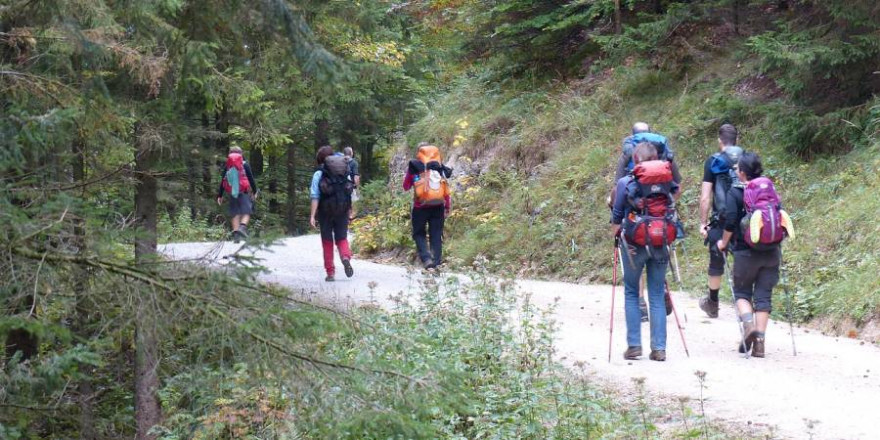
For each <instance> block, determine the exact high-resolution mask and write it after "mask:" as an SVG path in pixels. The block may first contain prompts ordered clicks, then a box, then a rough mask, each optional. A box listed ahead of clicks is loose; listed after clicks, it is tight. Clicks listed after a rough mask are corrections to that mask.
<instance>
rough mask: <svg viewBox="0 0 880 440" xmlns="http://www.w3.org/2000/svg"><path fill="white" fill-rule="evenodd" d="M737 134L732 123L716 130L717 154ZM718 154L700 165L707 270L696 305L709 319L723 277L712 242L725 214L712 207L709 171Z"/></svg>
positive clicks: (731, 143)
mask: <svg viewBox="0 0 880 440" xmlns="http://www.w3.org/2000/svg"><path fill="white" fill-rule="evenodd" d="M738 135H739V133H738V132H737V130H736V127H734V126H733V125H732V124H724V125H722V126H721V127H719V128H718V153H723V152H724V151H725V149H727V148H729V147H736V144H737V137H738ZM718 153H716V154H713V155H712V156H709V157H708V158H707V159H706V162H705V163H704V165H703V182H702V183H701V185H700V235H701V236H702V237H703V239H704V240H705V244H706V246H707V247H708V248H709V267H708V270H707V274H708V278H709V279H708V290H709V291H708V293H707V295H706V296H704V297H702V298H700V301H699V306H700V309H701V310H703V311H704V312H706V316H708V317H710V318H717V317H718V292H719V290H721V276H722V275H724V257H723V255H722V254H721V251H719V250H718V248H717V247H716V243H718V240H719V239H721V235H722V233H723V229H724V227H723V223H724V221H725V219H724V215H725V213H724V212H723V210H719V209H718V208H717V207H716V205H717V204H718V203H714V199H715V192H716V190H717V188H715V185H716V180H717V179H716V177H717V175H716V174H715V173H714V172H713V169H712V168H713V166H712V165H713V163H714V161H715V160H716V156H717V154H718ZM721 191H724V189H722V190H721ZM710 214H711V215H710Z"/></svg>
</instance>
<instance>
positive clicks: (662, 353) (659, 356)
mask: <svg viewBox="0 0 880 440" xmlns="http://www.w3.org/2000/svg"><path fill="white" fill-rule="evenodd" d="M648 358H649V359H651V360H652V361H660V362H665V361H666V350H651V355H650V356H648Z"/></svg>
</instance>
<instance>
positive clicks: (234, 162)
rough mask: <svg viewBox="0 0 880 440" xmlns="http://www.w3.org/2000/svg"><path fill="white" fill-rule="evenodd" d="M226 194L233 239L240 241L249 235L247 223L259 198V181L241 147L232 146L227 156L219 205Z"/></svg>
mask: <svg viewBox="0 0 880 440" xmlns="http://www.w3.org/2000/svg"><path fill="white" fill-rule="evenodd" d="M224 195H229V215H230V216H231V217H232V219H231V223H232V239H233V241H234V242H236V243H238V242H239V241H241V240H242V239H247V237H248V233H247V225H248V222H250V220H251V215H252V214H253V213H254V202H255V201H256V200H257V181H256V179H254V173H253V172H252V171H251V166H250V165H249V164H248V163H247V161H245V160H244V156H242V151H241V148H239V147H232V148H230V149H229V155H228V156H227V157H226V166H225V167H224V168H223V174H222V176H221V178H220V190H219V191H218V192H217V204H218V205H222V204H223V196H224Z"/></svg>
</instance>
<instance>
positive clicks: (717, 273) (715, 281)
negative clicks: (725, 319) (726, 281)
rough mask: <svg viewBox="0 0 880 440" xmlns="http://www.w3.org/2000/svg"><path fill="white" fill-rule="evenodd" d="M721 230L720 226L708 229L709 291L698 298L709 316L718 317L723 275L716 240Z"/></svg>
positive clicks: (722, 263) (722, 264)
mask: <svg viewBox="0 0 880 440" xmlns="http://www.w3.org/2000/svg"><path fill="white" fill-rule="evenodd" d="M722 234H723V231H722V230H721V229H720V228H717V227H716V228H712V229H709V236H708V240H707V241H708V247H709V269H708V271H707V275H708V277H709V279H708V287H709V292H708V294H707V295H706V296H704V297H702V298H700V302H699V305H700V309H701V310H703V311H704V312H706V316H708V317H710V318H717V317H718V305H719V300H718V292H719V291H720V290H721V276H722V275H724V255H723V254H722V253H721V251H719V250H718V245H717V244H716V243H718V240H720V239H721V235H722Z"/></svg>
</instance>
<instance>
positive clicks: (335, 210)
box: [318, 156, 354, 216]
mask: <svg viewBox="0 0 880 440" xmlns="http://www.w3.org/2000/svg"><path fill="white" fill-rule="evenodd" d="M318 187H319V189H320V190H321V199H320V201H319V203H318V208H319V209H320V211H321V212H322V213H323V214H325V215H330V216H337V215H343V214H347V213H348V212H349V210H350V209H351V193H352V192H353V191H354V182H352V181H351V179H349V167H348V162H346V161H345V157H343V156H328V157H327V158H326V159H325V160H324V165H323V167H322V168H321V181H320V182H319V184H318Z"/></svg>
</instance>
